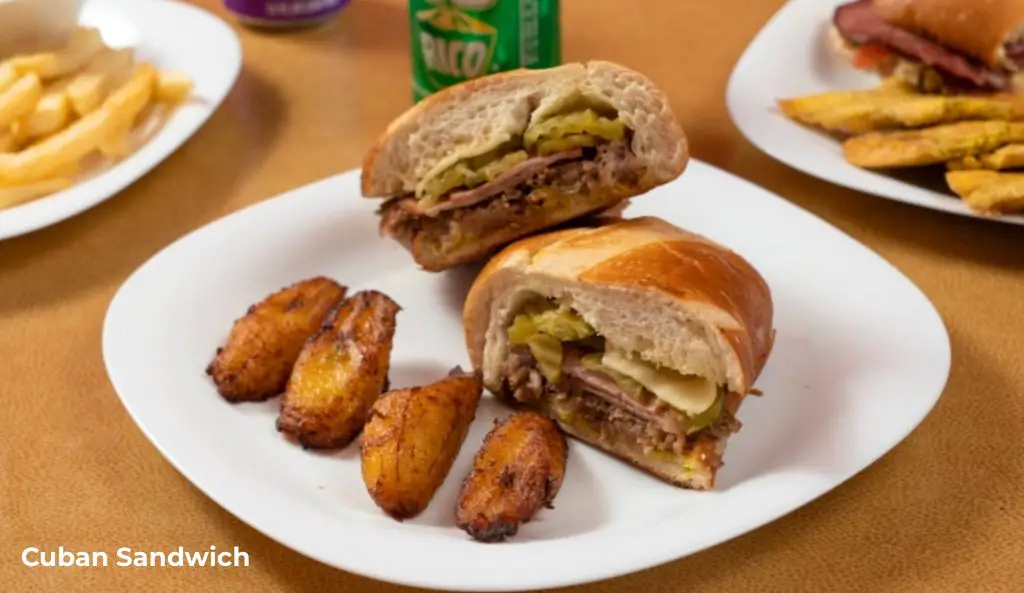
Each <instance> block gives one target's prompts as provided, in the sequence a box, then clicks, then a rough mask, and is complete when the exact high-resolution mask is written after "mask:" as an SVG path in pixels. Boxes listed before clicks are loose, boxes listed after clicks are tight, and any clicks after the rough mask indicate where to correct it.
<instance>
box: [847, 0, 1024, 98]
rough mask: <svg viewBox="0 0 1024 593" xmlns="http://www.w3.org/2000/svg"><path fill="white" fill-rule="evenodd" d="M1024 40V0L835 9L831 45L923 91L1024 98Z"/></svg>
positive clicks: (880, 2) (860, 1)
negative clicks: (1020, 94)
mask: <svg viewBox="0 0 1024 593" xmlns="http://www.w3.org/2000/svg"><path fill="white" fill-rule="evenodd" d="M1022 33H1024V1H1022V0H857V1H855V2H850V3H847V4H844V5H842V6H840V7H839V8H837V9H836V11H835V15H834V19H833V26H832V29H831V40H832V42H833V45H834V47H835V49H836V50H838V51H839V52H840V53H841V54H842V55H843V56H845V57H847V58H848V59H850V60H851V61H852V63H853V65H854V66H855V67H857V68H860V69H863V70H873V71H876V72H878V73H879V74H881V75H883V76H890V75H895V76H899V77H900V78H903V79H904V80H906V81H907V82H910V83H911V84H913V85H915V86H916V87H918V88H919V89H920V90H922V91H925V92H943V91H947V92H978V91H982V92H997V91H1014V92H1022V91H1024V77H1022V76H1021V71H1022V68H1024V39H1022Z"/></svg>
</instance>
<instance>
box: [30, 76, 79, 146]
mask: <svg viewBox="0 0 1024 593" xmlns="http://www.w3.org/2000/svg"><path fill="white" fill-rule="evenodd" d="M70 119H71V103H70V101H69V100H68V95H67V93H66V92H65V91H64V89H63V88H55V89H51V90H48V91H47V92H46V94H45V95H43V98H42V99H39V102H38V103H36V108H35V111H33V112H32V113H31V114H30V115H29V116H28V117H26V118H25V123H24V133H25V136H26V137H28V138H42V137H43V136H49V135H51V134H55V133H57V132H59V131H60V130H61V129H62V128H64V127H65V126H66V125H67V124H68V122H69V121H70Z"/></svg>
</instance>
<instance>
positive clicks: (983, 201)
mask: <svg viewBox="0 0 1024 593" xmlns="http://www.w3.org/2000/svg"><path fill="white" fill-rule="evenodd" d="M946 183H948V184H949V187H950V189H952V190H953V191H954V192H955V193H956V194H957V195H958V196H960V198H961V199H963V201H964V203H965V204H967V205H968V206H969V207H970V208H971V209H972V210H974V211H975V212H978V213H981V214H988V215H998V214H1009V213H1013V212H1022V211H1024V173H997V172H995V171H948V172H947V173H946Z"/></svg>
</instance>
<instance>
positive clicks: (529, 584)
mask: <svg viewBox="0 0 1024 593" xmlns="http://www.w3.org/2000/svg"><path fill="white" fill-rule="evenodd" d="M690 166H691V167H692V168H694V169H705V170H706V171H709V172H711V173H714V174H716V175H721V176H723V179H728V180H730V181H732V182H736V183H739V184H741V185H742V186H744V187H745V188H746V189H747V190H748V191H753V192H757V193H760V194H763V195H764V196H765V197H766V198H775V199H776V200H777V201H778V202H779V204H780V207H783V208H786V209H787V210H789V211H790V212H792V213H793V214H794V215H799V216H805V217H809V218H811V219H814V220H816V221H818V222H819V223H821V224H823V225H825V226H827V227H828V228H829V230H831V231H834V232H835V233H836V234H837V235H839V236H841V237H843V238H845V240H847V241H849V242H851V243H852V244H854V245H856V246H857V247H858V248H859V249H860V250H862V252H863V253H864V255H865V256H866V257H872V258H874V260H875V261H876V263H879V264H882V265H883V266H884V267H886V268H887V269H888V271H890V272H892V273H894V274H895V275H897V276H898V277H899V278H900V279H901V280H902V282H904V283H905V284H906V287H907V288H908V289H909V290H910V291H912V292H913V293H914V294H915V296H916V297H918V298H919V299H920V300H921V302H922V304H926V305H927V307H928V314H929V316H930V317H932V320H933V323H934V325H933V327H934V328H936V329H938V330H941V334H942V336H944V337H945V339H944V340H943V341H942V343H941V344H940V346H941V350H942V354H943V357H942V359H941V360H936V365H937V366H936V368H938V369H939V370H938V371H937V372H935V374H934V375H933V378H934V381H935V384H934V394H933V395H932V396H931V398H930V401H929V402H928V405H927V406H926V407H924V408H922V410H921V412H920V414H919V416H918V417H917V418H916V419H915V421H914V422H913V423H912V424H908V425H907V426H906V428H905V430H903V431H902V432H901V434H899V435H898V437H896V438H892V439H890V440H891V443H888V445H887V446H886V447H884V448H882V449H881V450H880V451H879V452H878V453H877V455H874V456H873V458H872V459H871V460H870V461H869V462H868V463H866V464H864V465H863V466H862V467H860V468H858V469H856V470H855V471H853V472H850V473H849V474H848V475H844V476H841V477H839V478H836V480H835V481H834V483H831V484H830V485H828V486H827V487H825V488H823V489H819V490H817V491H816V492H815V493H813V494H812V495H807V496H801V497H800V498H798V499H797V498H794V499H792V500H790V501H788V502H787V504H785V505H779V506H780V507H781V508H780V509H772V510H770V511H769V512H764V513H761V514H760V515H758V518H757V519H755V520H753V521H748V522H746V523H745V524H743V525H741V526H738V527H736V528H734V529H731V530H726V531H723V532H721V533H720V534H719V535H717V536H716V537H714V538H712V539H709V540H708V541H706V542H705V543H704V544H702V545H699V546H687V547H686V548H685V550H683V551H677V550H674V549H672V548H671V546H666V547H665V548H664V549H663V550H662V551H661V552H660V553H659V554H649V555H648V558H647V559H646V560H644V561H641V562H637V561H633V562H632V563H630V562H621V561H619V562H614V561H612V562H603V563H602V565H601V566H596V567H592V568H589V569H588V570H586V571H580V572H579V573H577V574H575V575H574V576H558V577H550V576H549V577H545V576H538V577H534V576H532V575H529V574H524V575H522V577H521V578H518V580H516V581H515V582H513V583H508V582H506V583H494V582H486V581H480V580H474V581H458V579H452V578H449V577H446V576H444V575H431V576H429V577H425V576H423V575H422V574H415V575H413V574H409V573H408V572H406V573H402V574H395V573H388V572H387V571H386V570H376V569H370V568H366V567H365V566H360V565H358V562H349V563H345V562H340V561H339V559H338V558H337V557H334V556H331V555H329V554H327V553H324V552H323V551H322V550H319V549H316V548H312V547H310V546H308V545H306V544H305V543H304V542H303V541H302V540H301V538H299V539H294V538H289V537H283V536H282V535H281V534H279V533H274V532H273V530H272V529H269V528H268V521H267V520H266V519H265V518H264V517H257V516H251V515H248V514H247V513H246V512H244V511H242V512H240V511H239V510H238V507H237V505H230V504H227V501H225V500H224V498H223V497H222V496H221V493H220V492H217V491H214V489H211V488H208V487H207V485H205V484H202V483H200V482H199V481H196V480H194V479H193V477H192V472H190V471H189V470H188V468H186V467H183V466H182V465H181V464H180V463H179V462H178V460H177V459H176V458H175V455H174V454H173V452H171V451H168V450H167V449H166V448H165V447H164V446H163V444H161V442H160V439H159V437H158V436H157V435H156V432H158V431H155V430H154V428H153V427H152V426H150V425H148V424H147V422H146V421H145V419H143V418H141V417H140V415H139V414H138V413H137V412H138V410H137V409H134V408H133V406H132V403H131V402H130V401H129V399H130V398H128V397H126V396H125V395H123V393H122V392H123V390H122V389H121V388H119V385H120V384H121V382H120V381H119V379H118V372H117V371H116V370H115V369H114V368H112V362H111V357H110V353H111V351H112V350H113V349H114V347H113V344H112V337H111V336H112V332H111V327H112V319H115V318H116V313H117V311H118V309H119V307H120V306H121V305H120V303H121V302H122V301H123V300H125V299H127V298H128V297H126V296H125V295H126V293H127V292H129V290H130V286H131V280H132V278H134V277H135V276H136V275H138V274H142V273H145V271H146V269H147V268H148V267H149V266H155V265H156V264H155V263H154V262H157V261H158V258H160V257H161V254H163V253H166V252H168V251H169V250H171V249H175V248H176V246H180V245H182V244H184V243H185V242H186V241H187V240H188V239H189V238H190V237H192V236H194V235H196V234H197V233H202V232H208V231H207V229H209V228H211V227H213V225H215V224H217V222H218V221H219V220H223V219H226V218H228V217H230V216H234V215H235V214H238V213H240V212H244V211H246V210H250V209H255V208H258V207H261V205H266V204H268V203H273V202H277V201H285V200H288V199H294V198H295V197H297V196H299V195H301V194H302V193H305V192H310V191H314V190H315V188H316V187H318V186H321V185H328V184H332V183H335V182H337V181H338V180H339V179H342V178H346V177H355V176H358V170H350V171H346V172H343V173H340V174H338V175H335V176H333V177H329V178H326V179H322V180H320V181H316V182H313V183H310V184H308V185H306V186H302V187H299V188H296V189H293V190H289V191H287V192H284V193H282V194H279V195H277V196H274V197H271V198H268V199H267V200H263V201H261V202H258V203H255V204H252V205H249V206H246V207H245V208H242V209H241V210H238V211H236V212H234V213H232V214H228V215H225V216H224V217H222V218H221V219H218V220H214V221H212V222H210V223H208V224H206V225H204V226H203V227H200V228H197V229H195V230H193V231H191V232H189V233H188V234H186V235H184V236H182V237H180V238H179V239H177V240H176V241H175V242H174V243H172V244H170V245H168V246H167V247H165V248H164V249H163V250H161V252H159V253H157V254H155V255H153V256H152V257H151V258H150V259H149V260H147V261H146V262H145V263H143V264H142V265H141V266H140V267H139V268H137V269H136V271H135V272H134V273H133V274H132V275H131V276H129V278H128V279H126V281H125V282H124V283H123V284H122V286H121V287H120V288H119V289H118V291H117V293H116V294H115V295H114V297H113V298H112V300H111V302H110V305H109V307H108V309H107V314H106V317H105V319H104V325H103V333H102V353H103V360H104V365H105V368H106V370H107V373H108V377H109V379H110V382H111V385H112V386H113V388H114V391H115V393H117V395H118V398H119V400H120V401H121V403H122V405H123V406H124V407H125V409H126V411H127V412H128V414H129V416H130V417H131V418H132V420H133V422H134V423H135V424H136V426H137V427H138V428H139V429H140V431H142V433H143V434H144V435H145V436H146V438H147V440H149V442H150V443H151V444H152V445H153V446H154V447H155V448H156V449H157V450H158V451H159V452H160V453H161V455H163V457H164V458H165V459H166V460H167V461H168V462H169V463H170V464H171V466H172V467H174V468H175V469H176V470H177V471H178V472H179V473H180V474H181V475H182V476H183V477H184V478H185V479H187V480H188V481H189V482H190V483H192V484H193V485H194V486H195V487H196V488H197V489H199V490H200V491H201V492H203V493H204V494H205V495H206V496H208V497H209V498H210V499H212V500H213V501H214V502H216V503H217V504H218V505H219V506H221V507H222V508H224V509H225V510H226V511H228V512H229V513H231V514H232V515H234V516H235V517H236V518H238V519H239V520H241V521H242V522H244V523H246V524H247V525H249V526H250V527H252V528H253V529H255V530H257V531H259V532H260V533H262V534H263V535H265V536H267V537H268V538H270V539H272V540H274V541H276V542H278V543H280V544H282V545H284V546H286V547H288V548H290V549H292V550H294V551H296V552H298V553H300V554H302V555H304V556H307V557H309V558H312V559H314V560H317V561H318V562H321V563H324V564H326V565H328V566H332V567H335V568H338V569H341V570H344V571H347V572H350V573H353V574H357V575H360V576H364V577H368V578H372V579H376V580H380V581H384V582H390V583H394V584H399V585H404V586H413V587H420V588H425V589H430V590H458V591H525V590H537V589H546V588H552V587H564V586H572V585H579V584H586V583H592V582H596V581H601V580H605V579H609V578H614V577H618V576H622V575H627V574H632V573H635V572H638V571H641V570H645V569H649V568H653V567H657V566H660V565H663V564H666V563H669V562H672V561H674V560H678V559H681V558H684V557H687V556H690V555H693V554H696V553H698V552H701V551H703V550H706V549H708V548H711V547H715V546H718V545H720V544H722V543H725V542H727V541H729V540H732V539H734V538H736V537H738V536H741V535H744V534H746V533H749V532H751V531H753V530H755V529H758V528H760V527H762V526H764V525H766V524H768V523H771V522H774V521H776V520H778V519H780V518H782V517H784V516H785V515H788V514H790V513H792V512H793V511H795V510H797V509H799V508H801V507H803V506H805V505H806V504H808V503H810V502H813V501H815V500H817V499H819V498H821V497H822V496H824V495H825V494H827V493H829V492H831V491H832V490H833V489H835V488H837V487H839V486H841V485H843V484H845V483H846V482H848V481H849V480H850V479H851V478H853V477H854V476H856V475H857V474H859V473H861V472H862V471H864V470H865V469H867V468H868V467H870V466H872V465H873V464H874V463H876V462H877V461H878V460H879V459H881V458H882V457H883V456H885V455H887V454H888V453H890V452H891V451H892V450H893V449H894V448H895V447H896V446H898V445H899V444H900V443H901V442H902V441H903V440H904V439H906V438H907V436H909V435H910V434H911V433H912V432H913V431H914V430H916V429H917V428H918V427H919V426H920V424H921V423H922V422H923V420H924V419H925V418H926V417H927V416H928V415H929V414H930V412H931V411H932V409H933V408H934V406H935V405H936V403H937V402H938V400H939V399H940V398H941V396H942V394H943V392H944V391H945V388H946V385H947V382H948V378H949V371H950V368H951V357H952V353H951V347H950V341H949V334H948V330H947V328H946V325H945V323H944V321H943V319H942V317H941V315H940V314H939V312H938V310H937V309H936V308H935V307H934V304H932V302H931V301H930V299H929V298H928V297H927V295H926V294H925V293H924V292H923V291H922V290H921V289H920V288H919V287H918V286H917V285H916V284H915V283H914V282H913V281H912V280H911V279H910V278H909V277H907V276H906V275H904V274H903V273H902V272H900V271H899V270H898V269H897V268H896V267H895V266H893V265H892V264H891V263H890V262H888V261H887V260H886V259H885V258H883V257H882V256H880V255H879V254H877V253H875V252H874V251H872V250H871V249H870V248H868V247H867V246H865V245H863V244H861V243H860V242H858V241H856V240H855V239H853V238H852V237H850V236H849V235H847V234H846V233H844V232H843V231H841V230H840V229H837V228H835V227H833V226H832V225H831V224H829V223H828V222H827V221H825V220H823V219H821V218H819V217H817V216H816V215H814V214H812V213H810V212H808V211H806V210H804V209H802V208H800V207H799V206H796V205H794V204H792V203H791V202H789V201H787V200H785V199H783V198H782V197H780V196H777V195H775V194H774V193H772V192H770V191H768V190H766V189H764V188H761V187H759V186H757V185H755V184H753V183H751V182H749V181H747V180H745V179H743V178H741V177H739V176H736V175H733V174H731V173H729V172H727V171H724V170H721V169H719V168H717V167H714V166H713V165H710V164H707V163H703V162H701V161H697V160H696V159H694V160H692V161H691V165H690ZM794 501H795V502H794ZM271 522H272V521H271Z"/></svg>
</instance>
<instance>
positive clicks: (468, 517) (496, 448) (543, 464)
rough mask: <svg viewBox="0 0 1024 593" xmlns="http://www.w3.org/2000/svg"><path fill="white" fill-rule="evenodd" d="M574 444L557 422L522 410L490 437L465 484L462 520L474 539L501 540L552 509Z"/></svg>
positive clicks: (458, 511) (458, 513) (461, 499)
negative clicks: (568, 441)
mask: <svg viewBox="0 0 1024 593" xmlns="http://www.w3.org/2000/svg"><path fill="white" fill-rule="evenodd" d="M567 454H568V446H567V443H566V440H565V435H564V434H562V432H561V431H560V430H559V429H558V427H557V426H556V425H555V423H554V422H553V421H551V420H550V419H548V418H546V417H544V416H542V415H540V414H537V413H536V412H529V411H523V412H517V413H515V414H513V415H512V416H511V417H510V418H509V419H507V420H506V421H504V422H502V423H500V424H498V425H497V426H495V427H494V428H493V429H491V432H490V433H488V435H487V437H486V438H485V439H484V444H483V446H482V447H481V448H480V451H479V452H477V454H476V458H475V459H474V460H473V469H472V470H471V471H470V473H469V476H467V477H466V480H465V482H463V484H462V490H461V491H460V492H459V502H458V505H457V507H456V511H455V516H456V524H457V525H458V526H459V528H460V529H463V530H465V531H466V533H468V534H469V535H470V537H472V538H473V539H475V540H477V541H481V542H500V541H503V540H505V538H507V537H510V536H513V535H515V534H516V532H518V531H519V525H520V524H521V523H526V522H528V521H529V520H530V519H532V518H533V516H534V514H536V513H537V511H539V510H540V509H541V508H542V507H548V508H551V503H552V502H553V501H554V499H555V496H556V495H557V494H558V490H559V489H560V488H561V487H562V480H563V478H564V477H565V463H566V456H567Z"/></svg>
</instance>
